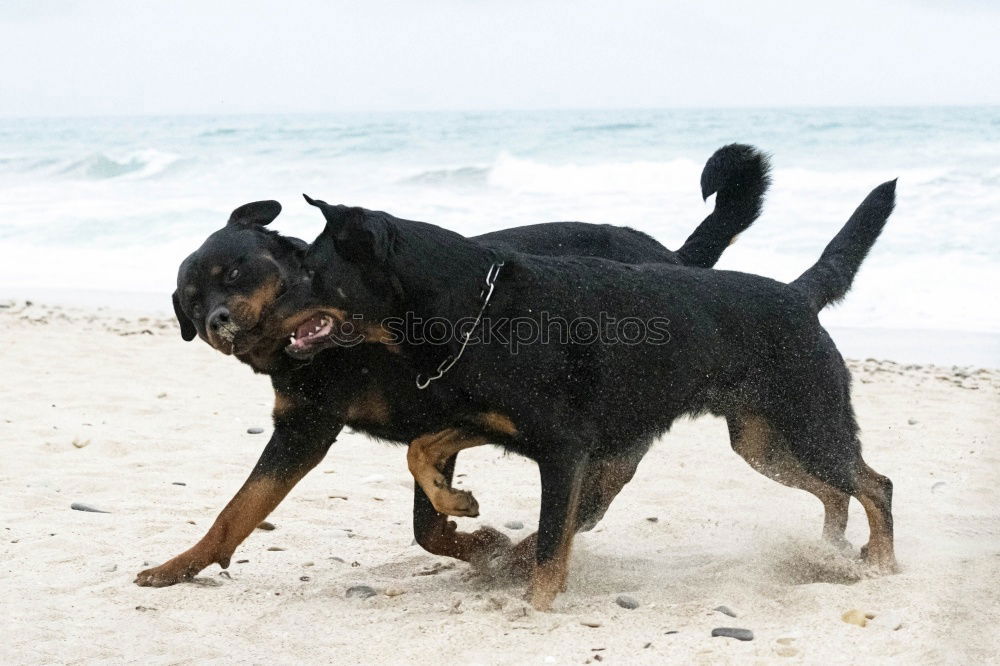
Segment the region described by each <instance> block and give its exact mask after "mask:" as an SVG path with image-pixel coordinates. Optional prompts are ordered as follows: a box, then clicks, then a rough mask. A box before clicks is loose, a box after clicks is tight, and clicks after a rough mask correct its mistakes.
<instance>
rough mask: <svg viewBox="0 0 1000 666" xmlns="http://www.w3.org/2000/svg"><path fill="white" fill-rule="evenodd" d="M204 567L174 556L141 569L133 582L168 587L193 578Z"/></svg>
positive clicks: (141, 584)
mask: <svg viewBox="0 0 1000 666" xmlns="http://www.w3.org/2000/svg"><path fill="white" fill-rule="evenodd" d="M204 568H205V567H204V566H200V565H199V564H197V563H196V562H193V561H190V560H182V559H180V558H174V559H172V560H170V561H169V562H166V563H164V564H161V565H160V566H158V567H153V568H152V569H146V570H145V571H140V572H139V575H138V576H136V577H135V581H133V582H134V583H135V584H136V585H138V586H139V587H168V586H170V585H176V584H177V583H184V582H186V581H189V580H191V579H192V578H194V577H195V575H197V574H198V572H199V571H201V570H202V569H204Z"/></svg>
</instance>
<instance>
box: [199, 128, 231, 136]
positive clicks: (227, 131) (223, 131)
mask: <svg viewBox="0 0 1000 666" xmlns="http://www.w3.org/2000/svg"><path fill="white" fill-rule="evenodd" d="M239 131H240V130H238V129H236V128H235V127H219V128H217V129H211V130H206V131H204V132H202V133H201V134H199V135H198V138H199V139H211V138H213V137H217V136H232V135H233V134H236V133H237V132H239Z"/></svg>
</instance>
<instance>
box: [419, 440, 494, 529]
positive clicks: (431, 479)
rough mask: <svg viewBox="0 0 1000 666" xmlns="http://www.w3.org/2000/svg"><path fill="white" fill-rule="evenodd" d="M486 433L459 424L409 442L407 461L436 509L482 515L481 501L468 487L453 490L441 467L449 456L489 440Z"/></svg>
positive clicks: (447, 512)
mask: <svg viewBox="0 0 1000 666" xmlns="http://www.w3.org/2000/svg"><path fill="white" fill-rule="evenodd" d="M486 442H487V440H486V438H485V437H482V436H479V435H470V434H468V433H466V432H464V431H462V430H459V429H457V428H449V429H448V430H442V431H441V432H436V433H432V434H430V435H424V436H422V437H418V438H417V439H415V440H413V441H412V442H410V446H409V448H408V449H407V451H406V464H407V466H408V467H409V469H410V474H412V475H413V479H414V481H416V482H417V484H418V485H419V486H420V487H421V488H422V489H423V491H424V493H425V494H426V495H427V497H428V499H430V501H431V504H432V505H434V510H435V511H437V512H438V513H443V514H445V515H449V516H470V517H475V516H478V515H479V502H477V501H476V498H475V497H473V495H472V493H470V492H469V491H467V490H454V489H453V488H452V487H451V486H450V485H449V484H448V480H447V479H445V477H444V474H442V473H441V469H442V468H443V467H444V463H445V461H446V460H448V458H450V457H451V456H453V455H455V454H456V453H458V452H459V451H461V450H463V449H468V448H472V447H474V446H481V445H483V444H486Z"/></svg>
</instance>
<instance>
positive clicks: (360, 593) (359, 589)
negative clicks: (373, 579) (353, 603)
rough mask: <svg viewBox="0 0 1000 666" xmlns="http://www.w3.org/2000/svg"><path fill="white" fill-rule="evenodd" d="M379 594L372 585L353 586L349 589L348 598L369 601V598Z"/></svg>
mask: <svg viewBox="0 0 1000 666" xmlns="http://www.w3.org/2000/svg"><path fill="white" fill-rule="evenodd" d="M376 594H378V593H377V592H376V591H375V588H373V587H372V586H370V585H352V586H351V587H349V588H347V592H346V595H347V598H348V599H367V598H368V597H374V596H375V595H376Z"/></svg>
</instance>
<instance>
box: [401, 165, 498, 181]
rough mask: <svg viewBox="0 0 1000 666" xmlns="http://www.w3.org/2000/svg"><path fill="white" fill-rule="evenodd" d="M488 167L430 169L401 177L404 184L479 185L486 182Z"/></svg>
mask: <svg viewBox="0 0 1000 666" xmlns="http://www.w3.org/2000/svg"><path fill="white" fill-rule="evenodd" d="M489 172H490V169H489V167H473V166H464V167H458V168H457V169H431V170H429V171H421V172H420V173H418V174H416V175H414V176H409V177H407V178H403V179H402V180H400V181H399V182H400V183H402V184H406V185H481V184H484V183H485V182H486V176H487V175H488V174H489Z"/></svg>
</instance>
